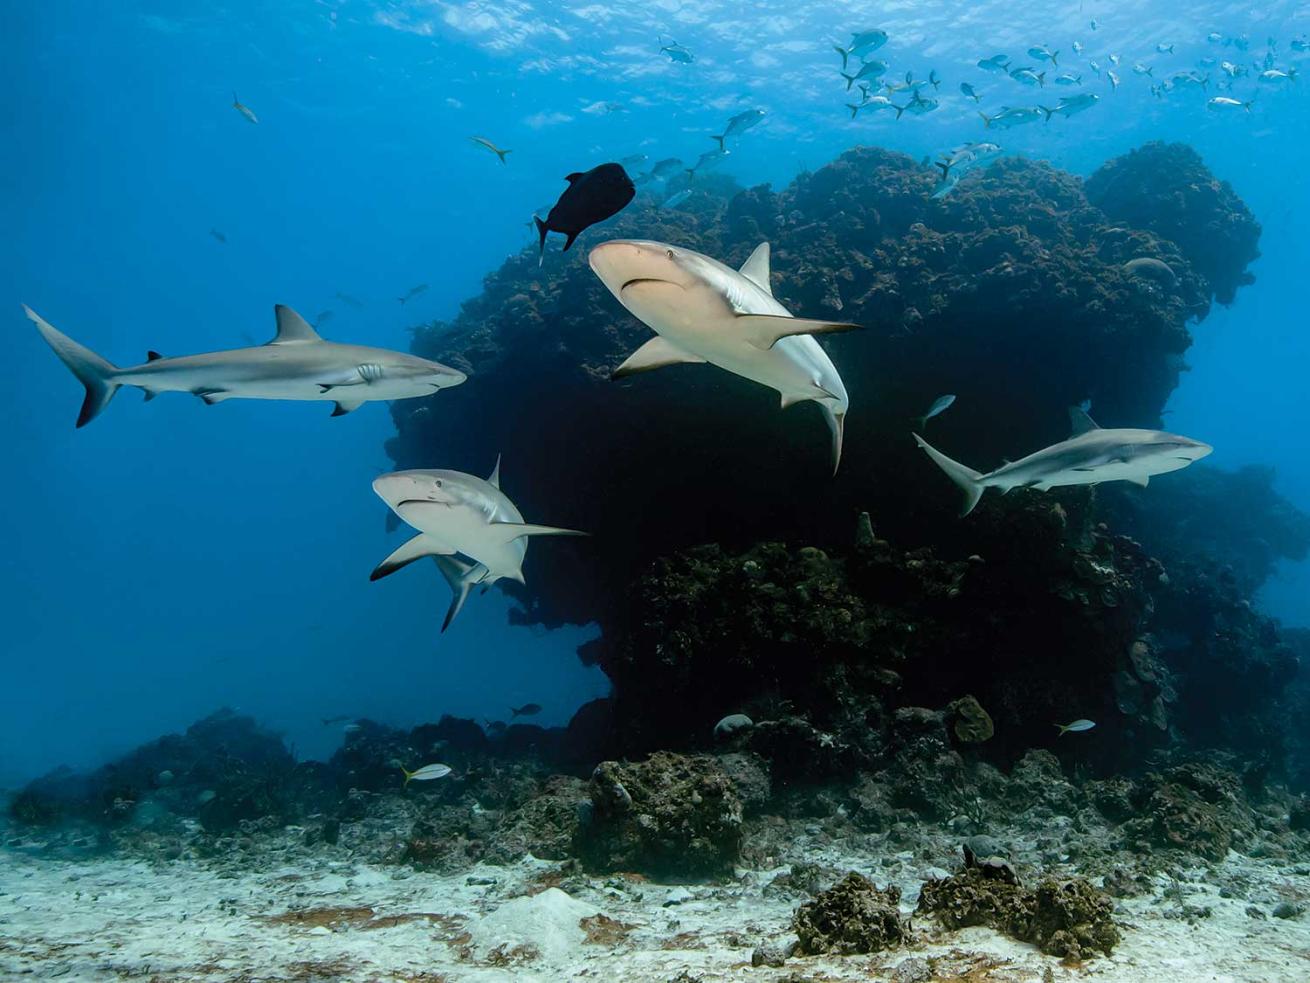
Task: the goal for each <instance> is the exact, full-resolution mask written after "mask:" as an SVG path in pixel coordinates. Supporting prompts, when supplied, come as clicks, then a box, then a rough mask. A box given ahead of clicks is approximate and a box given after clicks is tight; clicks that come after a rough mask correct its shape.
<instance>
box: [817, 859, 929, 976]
mask: <svg viewBox="0 0 1310 983" xmlns="http://www.w3.org/2000/svg"><path fill="white" fill-rule="evenodd" d="M900 901H901V892H900V891H899V890H898V889H897V888H895V887H888V888H885V889H883V890H879V889H878V887H876V886H875V885H874V884H873V883H872V882H871V881H869V879H868V878H866V877H863V876H861V875H860V874H857V873H856V872H855V871H851V872H850V873H849V874H847V875H846V876H845V877H843V878H842V879H841V880H840V881H838V882H837V883H836V884H834V885H833V886H832V887H830V888H829V889H828V890H826V891H823V892H820V894H819V895H818V897H816V898H815V899H814V900H813V901H807V902H806V903H805V904H803V905H801V906H800V908H798V909H797V910H796V917H795V920H794V921H793V922H792V929H793V931H795V932H796V935H797V937H798V938H799V940H800V942H799V945H798V946H797V951H798V952H799V953H801V954H802V955H807V956H819V955H824V954H834V955H840V956H849V955H854V954H856V953H869V952H881V951H882V950H883V949H891V948H895V947H896V946H899V945H902V944H903V943H905V942H906V941H907V940H908V939H909V937H910V926H909V923H908V921H907V920H906V919H904V918H902V917H901V912H900Z"/></svg>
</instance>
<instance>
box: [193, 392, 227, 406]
mask: <svg viewBox="0 0 1310 983" xmlns="http://www.w3.org/2000/svg"><path fill="white" fill-rule="evenodd" d="M192 392H193V393H194V394H195V395H197V396H199V397H200V398H201V399H202V400H204V401H205V405H206V406H213V405H214V404H215V403H221V402H223V400H225V399H230V398H231V396H232V394H231V393H230V392H228V391H227V390H226V389H193V390H192Z"/></svg>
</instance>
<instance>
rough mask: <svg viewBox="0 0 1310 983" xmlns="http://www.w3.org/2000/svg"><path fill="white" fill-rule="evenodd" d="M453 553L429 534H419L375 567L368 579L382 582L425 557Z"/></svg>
mask: <svg viewBox="0 0 1310 983" xmlns="http://www.w3.org/2000/svg"><path fill="white" fill-rule="evenodd" d="M453 552H454V551H453V550H451V549H450V548H449V547H446V546H443V545H442V544H441V543H440V542H438V541H437V540H436V539H434V538H433V537H431V536H429V535H428V534H427V533H419V534H418V535H417V536H415V537H414V538H413V539H411V540H408V541H407V542H405V543H402V544H401V545H400V546H399V547H398V548H397V549H396V550H395V551H394V552H392V554H391V555H390V556H389V557H387V558H386V559H385V560H383V561H382V562H381V563H379V564H378V565H377V566H376V567H374V568H373V572H372V573H371V574H369V575H368V579H369V580H381V579H382V578H383V577H385V576H387V574H391V573H395V572H396V571H397V570H399V569H400V568H401V567H404V566H408V565H409V564H411V563H413V562H414V561H415V560H418V559H422V558H423V557H425V556H441V555H443V554H450V553H453ZM438 565H439V564H438Z"/></svg>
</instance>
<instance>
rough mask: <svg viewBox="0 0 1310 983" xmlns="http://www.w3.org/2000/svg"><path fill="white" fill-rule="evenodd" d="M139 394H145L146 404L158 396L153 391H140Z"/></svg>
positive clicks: (155, 391) (156, 392) (157, 393)
mask: <svg viewBox="0 0 1310 983" xmlns="http://www.w3.org/2000/svg"><path fill="white" fill-rule="evenodd" d="M141 392H143V393H144V394H145V397H146V402H147V403H148V402H150V401H151V400H152V399H154V398H155V397H156V396H158V395H159V392H158V391H157V390H154V389H142V390H141Z"/></svg>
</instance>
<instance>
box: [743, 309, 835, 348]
mask: <svg viewBox="0 0 1310 983" xmlns="http://www.w3.org/2000/svg"><path fill="white" fill-rule="evenodd" d="M736 323H737V327H738V328H740V329H741V331H742V332H743V333H744V334H745V335H746V340H747V341H749V342H750V343H751V344H752V345H754V346H755V347H756V348H761V349H764V350H765V351H767V350H768V349H770V348H772V347H773V346H774V345H776V344H777V343H778V342H779V340H781V339H783V338H788V337H791V336H792V335H798V334H831V333H833V332H836V331H854V330H856V329H857V328H859V327H860V326H859V325H858V324H850V323H847V322H844V321H815V320H812V319H810V318H805V317H784V316H783V315H781V314H738V315H737V318H736Z"/></svg>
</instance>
